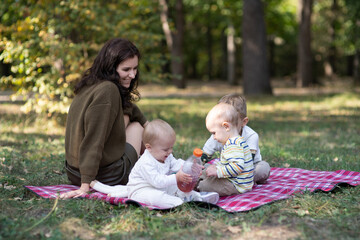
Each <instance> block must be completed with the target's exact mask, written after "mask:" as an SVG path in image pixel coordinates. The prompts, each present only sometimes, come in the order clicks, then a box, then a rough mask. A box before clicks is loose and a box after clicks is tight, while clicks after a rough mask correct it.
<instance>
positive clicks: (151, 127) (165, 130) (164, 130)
mask: <svg viewBox="0 0 360 240" xmlns="http://www.w3.org/2000/svg"><path fill="white" fill-rule="evenodd" d="M142 137H143V142H144V144H147V143H148V144H154V142H156V141H157V140H159V139H161V138H168V139H175V138H176V134H175V131H174V129H173V128H172V127H171V126H170V124H168V123H167V122H165V121H164V120H161V119H154V120H152V121H151V122H149V123H148V124H147V125H146V127H145V129H144V132H143V136H142Z"/></svg>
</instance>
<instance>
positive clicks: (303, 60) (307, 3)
mask: <svg viewBox="0 0 360 240" xmlns="http://www.w3.org/2000/svg"><path fill="white" fill-rule="evenodd" d="M312 5H313V0H299V9H300V11H299V12H300V28H299V38H298V69H297V82H296V86H297V87H308V86H309V85H310V83H312V82H313V72H312V71H313V69H312V64H313V56H312V51H311V13H312Z"/></svg>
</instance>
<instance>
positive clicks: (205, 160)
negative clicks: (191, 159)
mask: <svg viewBox="0 0 360 240" xmlns="http://www.w3.org/2000/svg"><path fill="white" fill-rule="evenodd" d="M201 161H202V162H203V163H207V162H208V161H210V156H209V155H207V154H206V153H203V154H202V155H201Z"/></svg>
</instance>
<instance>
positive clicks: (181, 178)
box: [176, 168, 192, 183]
mask: <svg viewBox="0 0 360 240" xmlns="http://www.w3.org/2000/svg"><path fill="white" fill-rule="evenodd" d="M176 182H183V183H191V182H192V177H191V175H189V174H186V173H184V172H183V171H182V168H181V169H180V170H179V171H178V172H177V173H176Z"/></svg>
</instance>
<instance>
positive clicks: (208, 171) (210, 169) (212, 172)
mask: <svg viewBox="0 0 360 240" xmlns="http://www.w3.org/2000/svg"><path fill="white" fill-rule="evenodd" d="M206 176H208V177H217V171H216V166H215V165H210V166H209V167H207V168H206Z"/></svg>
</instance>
